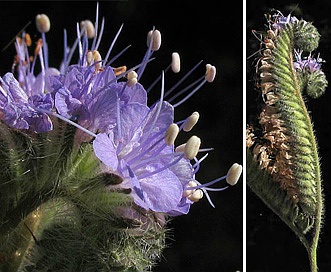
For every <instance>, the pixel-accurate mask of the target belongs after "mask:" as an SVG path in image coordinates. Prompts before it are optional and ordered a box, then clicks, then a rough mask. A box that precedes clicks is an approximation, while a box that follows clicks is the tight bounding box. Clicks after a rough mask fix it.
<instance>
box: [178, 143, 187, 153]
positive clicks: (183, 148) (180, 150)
mask: <svg viewBox="0 0 331 272" xmlns="http://www.w3.org/2000/svg"><path fill="white" fill-rule="evenodd" d="M185 146H186V144H181V145H179V146H177V147H176V148H175V152H177V153H178V152H184V150H185Z"/></svg>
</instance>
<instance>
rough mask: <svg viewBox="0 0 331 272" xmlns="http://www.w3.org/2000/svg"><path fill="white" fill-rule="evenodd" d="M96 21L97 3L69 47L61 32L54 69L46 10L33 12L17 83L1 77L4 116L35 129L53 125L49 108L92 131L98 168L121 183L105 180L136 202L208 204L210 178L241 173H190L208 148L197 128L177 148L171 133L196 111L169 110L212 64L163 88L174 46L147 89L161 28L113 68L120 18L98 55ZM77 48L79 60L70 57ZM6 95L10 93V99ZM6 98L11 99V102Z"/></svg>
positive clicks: (176, 60)
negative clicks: (34, 31) (136, 55)
mask: <svg viewBox="0 0 331 272" xmlns="http://www.w3.org/2000/svg"><path fill="white" fill-rule="evenodd" d="M98 21H99V18H98V10H97V18H96V25H95V27H94V25H93V24H92V23H91V21H89V20H85V21H83V22H81V23H80V24H77V28H76V30H77V39H76V41H75V43H74V44H73V46H72V47H69V46H68V45H67V37H66V32H64V33H65V34H64V48H65V50H64V57H63V61H62V64H61V67H60V69H59V71H60V72H59V71H58V70H56V69H54V68H49V65H48V44H47V42H46V35H45V33H46V32H48V30H49V27H50V22H49V19H48V17H47V16H46V15H44V14H42V15H38V16H37V18H36V22H37V27H38V29H39V31H40V32H41V35H42V39H40V40H39V42H38V44H37V48H36V50H35V56H34V58H32V63H31V62H30V59H31V58H30V56H29V55H28V54H27V50H26V48H27V46H28V44H27V43H26V42H21V43H20V42H17V44H16V49H17V53H18V59H19V61H18V63H17V65H18V77H19V82H20V83H18V81H16V80H15V78H14V77H13V75H11V76H9V75H8V76H6V77H5V79H4V80H3V87H2V89H3V91H2V96H3V97H0V102H1V104H0V109H1V110H2V111H3V116H4V117H3V119H4V121H5V122H6V123H7V124H8V125H10V126H12V127H14V128H17V129H31V130H32V131H34V132H36V133H39V132H44V131H48V130H51V129H52V122H51V119H50V118H49V116H54V117H57V118H60V119H62V120H64V121H66V122H67V123H69V124H71V125H74V126H75V127H77V128H79V129H80V131H82V132H83V133H87V134H88V135H89V136H92V137H93V139H92V140H93V148H94V152H95V155H96V156H97V158H98V159H99V160H100V161H101V162H102V165H101V171H105V172H108V173H111V174H114V175H117V176H118V177H119V178H120V179H121V180H122V182H121V183H120V184H119V185H110V187H111V188H115V187H116V186H119V187H121V188H125V189H130V191H131V196H132V198H133V200H134V203H135V204H136V205H138V206H139V207H141V208H143V209H145V210H151V211H153V212H161V213H165V214H168V215H180V214H186V213H187V212H188V211H189V209H190V206H191V205H192V204H193V203H194V202H197V201H198V200H199V199H201V198H202V196H203V195H206V197H207V199H208V200H209V202H210V203H211V205H213V203H212V202H211V200H210V197H209V195H208V192H207V191H208V190H211V191H219V190H223V189H224V188H218V189H216V188H210V186H211V185H213V184H215V183H217V182H219V181H220V180H223V179H227V178H230V176H231V178H230V179H231V182H230V184H234V183H235V182H236V181H235V179H238V178H239V176H240V174H241V170H240V173H239V172H238V171H237V175H233V171H232V172H231V173H230V172H229V174H228V175H226V176H224V177H221V178H218V179H215V180H214V181H211V182H208V183H206V184H201V183H200V182H199V181H197V180H196V178H195V174H196V173H197V172H198V170H199V168H200V164H201V162H202V161H203V160H204V159H205V158H206V157H207V155H205V156H204V157H202V158H200V159H198V158H197V156H198V153H201V152H207V151H210V150H211V149H200V144H201V140H200V138H199V137H197V136H192V137H191V138H190V139H189V140H188V141H187V143H186V144H183V145H180V146H178V147H177V148H175V140H176V137H177V135H178V133H179V132H180V131H186V132H187V131H190V130H191V129H192V128H193V126H194V125H195V124H196V123H197V121H198V119H199V116H200V115H199V113H197V112H194V113H193V114H192V115H191V116H189V117H188V118H187V119H186V120H183V121H179V122H175V121H174V119H175V118H174V111H175V108H177V107H179V106H180V105H181V104H183V103H185V102H186V101H187V100H188V99H189V98H190V97H191V96H192V95H194V94H195V93H196V92H197V91H198V90H199V89H200V88H201V87H202V86H203V85H204V84H205V83H206V82H213V81H214V78H215V76H216V68H215V66H213V65H210V64H207V65H206V72H205V74H204V75H202V76H201V77H200V78H198V79H196V80H195V81H193V82H192V83H190V84H188V85H187V86H185V87H182V88H181V89H180V88H179V86H180V85H182V83H183V82H184V81H185V80H186V79H187V78H188V77H189V76H190V75H191V74H192V73H193V72H194V71H195V70H196V68H197V67H198V66H199V65H200V64H201V62H199V63H197V64H196V65H195V66H194V67H193V68H192V69H191V70H190V71H189V72H187V73H186V74H185V75H184V76H183V77H182V78H181V79H180V80H179V81H178V82H177V83H176V84H174V85H173V86H172V87H170V88H169V89H165V84H164V81H165V74H166V73H168V71H169V70H172V71H173V72H174V73H178V72H179V71H180V56H179V54H178V53H173V54H172V61H171V63H170V64H169V66H168V67H166V68H165V69H164V70H163V72H162V75H160V77H158V78H157V79H156V80H155V81H154V83H152V84H151V86H149V87H148V88H147V89H145V88H144V86H143V85H142V84H141V83H140V79H141V77H142V76H143V74H144V72H145V69H146V67H147V64H148V62H150V61H152V60H153V58H152V56H153V54H154V52H156V51H158V50H159V49H160V46H161V33H160V31H158V30H157V29H154V28H153V29H152V30H151V31H149V32H148V35H147V51H146V53H145V55H144V56H143V58H142V61H141V62H140V63H138V64H137V65H136V66H134V67H132V68H131V69H127V68H126V66H123V67H117V68H116V67H113V66H112V63H113V61H114V60H115V59H117V58H118V57H119V56H121V55H122V54H123V53H124V52H125V51H126V50H127V49H128V47H126V48H124V49H123V50H122V51H121V52H120V53H118V54H117V55H115V56H114V57H113V58H112V59H110V60H109V58H110V56H111V52H112V49H113V46H114V43H115V41H116V40H117V38H118V36H119V34H120V32H121V29H122V27H123V25H122V26H121V27H120V29H119V30H118V32H117V34H116V36H115V38H114V41H113V42H112V43H111V45H110V47H109V49H108V52H107V53H106V54H105V57H104V58H103V57H102V55H101V54H100V53H99V51H98V47H99V45H100V42H101V37H102V33H103V28H104V20H102V23H101V27H100V29H99V28H98V25H99V24H98V23H99V22H98ZM76 49H78V54H79V59H78V63H75V64H71V60H72V57H73V54H74V52H75V51H76ZM37 56H38V58H39V59H40V63H41V73H40V74H39V75H38V76H37V77H35V76H34V74H33V71H34V66H35V61H36V58H37ZM160 81H161V95H160V99H159V100H158V101H156V102H154V103H151V105H149V103H150V102H149V103H148V101H147V97H148V93H149V92H150V91H152V90H153V89H154V86H155V85H156V84H158V83H159V82H160ZM19 85H20V86H24V89H22V88H21V87H20V86H19ZM6 94H7V96H6ZM7 97H8V98H7ZM9 97H10V98H11V97H13V98H11V100H10V101H9ZM5 98H6V99H7V100H8V101H9V102H10V103H9V102H6V99H5ZM6 103H7V104H8V103H9V105H10V106H11V108H10V109H9V106H8V105H7V104H6ZM75 137H76V138H77V135H76V136H75ZM90 140H91V138H89V139H88V140H87V141H90ZM82 141H86V139H85V138H84V139H79V141H78V142H79V143H81V142H82ZM192 161H193V164H192V163H191V162H192ZM237 169H238V168H237ZM238 173H239V174H238ZM233 176H234V177H235V178H233ZM112 186H114V187H112ZM111 188H110V189H111Z"/></svg>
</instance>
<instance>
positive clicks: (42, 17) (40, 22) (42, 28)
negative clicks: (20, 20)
mask: <svg viewBox="0 0 331 272" xmlns="http://www.w3.org/2000/svg"><path fill="white" fill-rule="evenodd" d="M36 27H37V29H38V31H39V32H40V33H46V32H48V31H49V29H50V28H51V22H50V21H49V18H48V16H47V15H46V14H38V15H37V16H36Z"/></svg>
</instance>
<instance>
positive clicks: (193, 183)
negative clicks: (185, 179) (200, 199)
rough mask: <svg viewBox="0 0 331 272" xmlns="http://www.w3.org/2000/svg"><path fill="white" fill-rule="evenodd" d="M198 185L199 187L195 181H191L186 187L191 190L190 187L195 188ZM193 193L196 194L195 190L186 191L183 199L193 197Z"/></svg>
mask: <svg viewBox="0 0 331 272" xmlns="http://www.w3.org/2000/svg"><path fill="white" fill-rule="evenodd" d="M197 185H198V184H197V183H196V182H195V181H193V180H191V181H190V182H189V183H188V184H187V185H186V187H187V188H189V187H195V186H197ZM193 192H194V189H190V190H184V192H183V197H188V196H190V195H192V194H193Z"/></svg>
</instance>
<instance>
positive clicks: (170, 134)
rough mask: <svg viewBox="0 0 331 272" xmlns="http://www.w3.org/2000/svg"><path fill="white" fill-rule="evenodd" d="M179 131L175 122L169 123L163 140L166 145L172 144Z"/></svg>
mask: <svg viewBox="0 0 331 272" xmlns="http://www.w3.org/2000/svg"><path fill="white" fill-rule="evenodd" d="M178 133H179V127H178V126H177V124H171V125H170V126H169V127H168V129H167V131H166V134H165V137H164V140H165V143H166V144H167V145H169V146H170V145H173V144H174V143H175V140H176V138H177V135H178Z"/></svg>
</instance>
